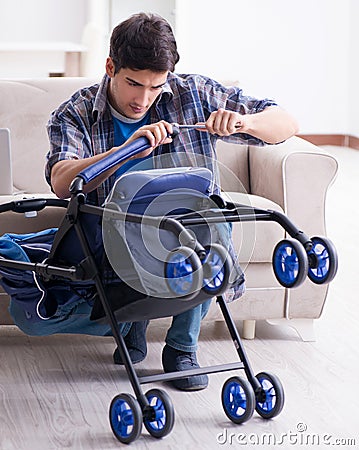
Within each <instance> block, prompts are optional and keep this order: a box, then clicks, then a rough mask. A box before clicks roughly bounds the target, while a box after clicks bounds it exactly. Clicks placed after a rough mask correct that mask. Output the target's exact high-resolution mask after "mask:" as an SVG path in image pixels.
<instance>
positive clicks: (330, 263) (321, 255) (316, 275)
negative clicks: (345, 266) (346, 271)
mask: <svg viewBox="0 0 359 450" xmlns="http://www.w3.org/2000/svg"><path fill="white" fill-rule="evenodd" d="M311 241H312V243H313V248H312V249H311V250H310V251H309V252H308V261H309V269H308V277H309V279H310V280H311V281H313V283H315V284H325V283H329V282H330V281H332V280H333V278H334V277H335V275H336V273H337V270H338V255H337V251H336V249H335V247H334V244H333V243H332V242H331V241H330V240H329V239H328V238H325V237H319V236H315V237H313V238H312V239H311Z"/></svg>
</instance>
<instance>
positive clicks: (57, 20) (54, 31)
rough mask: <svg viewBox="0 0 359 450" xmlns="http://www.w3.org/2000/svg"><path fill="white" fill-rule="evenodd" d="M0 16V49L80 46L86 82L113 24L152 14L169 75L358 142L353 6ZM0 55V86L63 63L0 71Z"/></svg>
mask: <svg viewBox="0 0 359 450" xmlns="http://www.w3.org/2000/svg"><path fill="white" fill-rule="evenodd" d="M174 5H175V15H174V14H173V12H174V11H173V10H174ZM0 11H1V14H0V47H1V45H3V44H4V43H6V42H24V41H25V42H61V41H72V42H74V43H81V42H84V43H85V44H87V45H88V47H89V54H88V58H87V59H86V61H85V64H84V70H85V72H84V73H85V74H86V75H88V76H98V75H99V76H101V75H102V74H103V71H104V63H105V58H106V56H107V54H108V41H109V35H110V31H111V29H112V27H113V26H114V25H116V24H117V23H119V21H121V20H122V19H124V18H126V17H128V15H130V14H132V13H135V12H138V11H154V12H159V13H160V14H162V15H164V16H165V17H166V18H167V19H168V20H169V21H170V22H171V23H172V25H173V26H174V29H175V32H176V38H177V42H178V47H179V52H180V55H181V60H180V62H179V64H178V66H177V70H178V71H183V72H198V73H203V74H206V75H209V76H212V77H214V78H217V79H225V80H238V81H239V82H240V84H241V86H242V87H243V88H244V90H245V92H247V93H249V94H253V95H258V96H269V97H273V98H275V99H276V100H277V101H278V102H279V103H280V104H281V105H282V106H283V107H285V108H286V109H288V110H289V111H290V112H291V113H292V114H294V115H295V117H296V118H297V119H298V121H299V124H300V128H301V132H302V133H329V134H332V133H340V134H352V135H356V136H359V120H358V119H357V117H358V111H357V109H358V107H357V105H359V89H358V81H357V80H358V79H359V62H358V58H357V54H358V53H359V52H358V50H359V49H358V47H359V27H358V26H357V23H358V22H359V0H301V1H300V2H299V1H298V0H221V1H220V2H218V1H213V0H195V1H193V0H75V1H74V0H61V1H58V0H17V1H16V2H9V0H0ZM1 55H2V56H4V54H3V53H1V51H0V77H1V76H2V77H3V76H6V77H11V76H21V75H22V76H25V77H26V76H39V70H40V65H41V64H42V65H44V64H46V70H47V71H49V70H53V71H57V69H58V67H56V64H57V65H59V64H61V62H62V61H59V59H58V58H59V56H57V59H55V60H54V61H53V62H51V58H55V57H56V55H55V54H52V55H50V54H49V55H46V56H45V57H41V59H38V60H37V61H35V60H34V58H33V55H32V56H29V55H25V54H22V55H8V56H7V60H6V61H5V63H4V60H3V59H1ZM50 57H51V58H50ZM15 62H16V63H17V64H18V66H17V67H18V68H19V67H20V69H18V70H19V71H20V72H16V71H15ZM50 63H51V64H52V66H51V67H49V65H50ZM48 69H49V70H48ZM41 70H42V71H41V72H40V73H41V76H46V71H44V70H43V68H42V67H41ZM4 71H5V72H4ZM4 73H5V75H4Z"/></svg>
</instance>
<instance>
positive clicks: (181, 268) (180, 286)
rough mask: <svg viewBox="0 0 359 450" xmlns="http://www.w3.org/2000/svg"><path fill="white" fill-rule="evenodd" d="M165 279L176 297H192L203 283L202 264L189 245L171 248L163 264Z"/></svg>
mask: <svg viewBox="0 0 359 450" xmlns="http://www.w3.org/2000/svg"><path fill="white" fill-rule="evenodd" d="M164 272H165V279H166V282H167V285H168V287H169V289H170V290H171V292H172V293H173V294H174V295H175V296H176V297H184V298H185V299H186V300H187V299H191V298H193V297H194V296H195V295H196V294H197V292H198V291H199V290H200V289H201V287H202V283H203V270H202V264H201V261H200V259H199V257H198V255H197V254H196V253H195V252H194V251H193V250H192V249H191V248H189V247H178V248H176V249H174V250H172V251H171V252H170V253H169V255H168V257H167V260H166V262H165V264H164Z"/></svg>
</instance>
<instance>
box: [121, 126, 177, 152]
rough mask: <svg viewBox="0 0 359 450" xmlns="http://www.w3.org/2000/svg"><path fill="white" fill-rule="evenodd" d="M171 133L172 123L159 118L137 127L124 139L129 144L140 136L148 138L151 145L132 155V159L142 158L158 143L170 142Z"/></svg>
mask: <svg viewBox="0 0 359 450" xmlns="http://www.w3.org/2000/svg"><path fill="white" fill-rule="evenodd" d="M172 133H173V128H172V125H171V124H170V123H168V122H165V121H164V120H161V121H160V122H157V123H151V124H150V125H144V126H143V127H141V128H139V129H138V130H137V131H135V132H134V133H133V135H132V136H131V137H130V138H129V139H128V140H127V141H126V144H129V143H130V142H133V141H134V140H135V139H138V138H140V137H143V136H144V137H146V138H147V139H148V140H149V142H150V145H151V147H150V148H148V149H146V150H144V151H143V152H141V153H138V154H137V155H135V156H134V157H133V159H135V158H144V157H146V156H148V155H149V154H150V153H152V151H153V150H154V149H155V148H156V147H158V146H159V145H162V144H169V143H170V142H172V138H171V137H170V136H171V134H172Z"/></svg>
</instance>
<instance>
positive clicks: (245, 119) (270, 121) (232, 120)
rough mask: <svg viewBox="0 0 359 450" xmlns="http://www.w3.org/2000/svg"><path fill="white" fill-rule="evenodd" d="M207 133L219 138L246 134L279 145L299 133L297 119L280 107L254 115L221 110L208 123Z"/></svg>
mask: <svg viewBox="0 0 359 450" xmlns="http://www.w3.org/2000/svg"><path fill="white" fill-rule="evenodd" d="M206 128H207V131H209V132H210V133H213V134H218V135H219V136H229V135H231V134H235V133H246V134H249V135H251V136H254V137H256V138H258V139H261V140H262V141H264V142H266V143H268V144H277V143H279V142H283V141H285V140H286V139H288V138H290V137H291V136H294V135H295V134H296V133H297V132H298V124H297V122H296V121H295V119H294V118H293V117H292V116H291V115H290V114H288V113H287V112H286V111H285V110H284V109H282V108H280V107H279V106H268V107H267V108H265V109H264V110H263V111H261V112H258V113H254V114H245V115H243V114H239V113H237V112H233V111H228V110H225V109H219V110H218V111H215V112H213V113H212V114H211V115H210V117H209V118H208V120H207V122H206Z"/></svg>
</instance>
